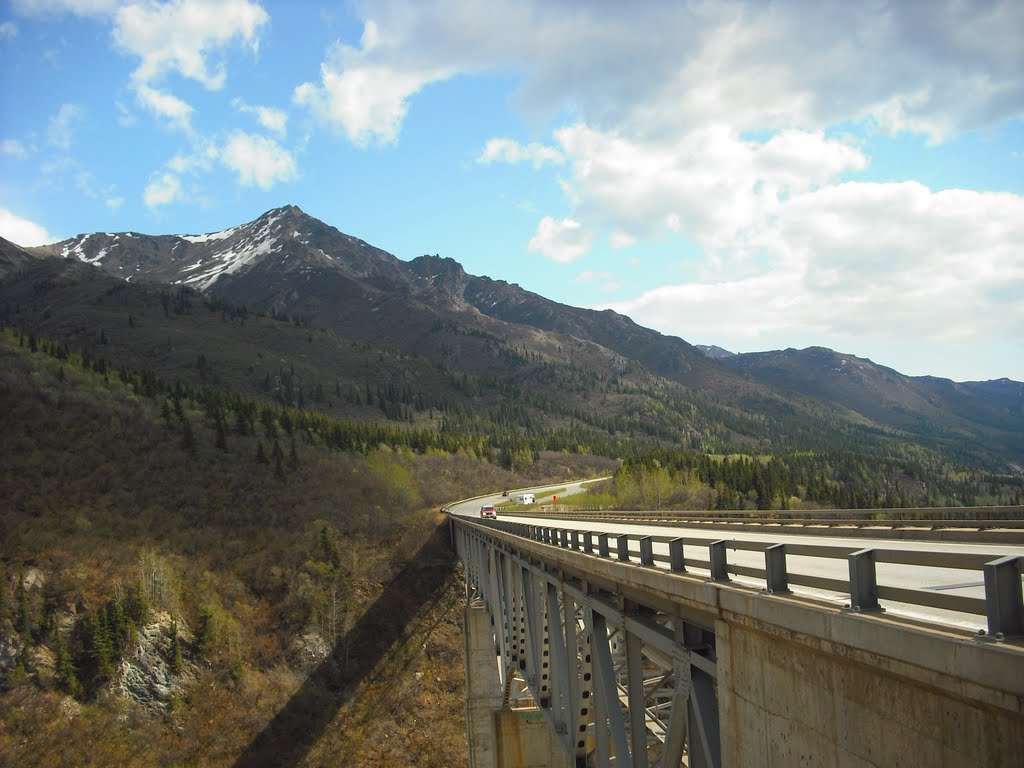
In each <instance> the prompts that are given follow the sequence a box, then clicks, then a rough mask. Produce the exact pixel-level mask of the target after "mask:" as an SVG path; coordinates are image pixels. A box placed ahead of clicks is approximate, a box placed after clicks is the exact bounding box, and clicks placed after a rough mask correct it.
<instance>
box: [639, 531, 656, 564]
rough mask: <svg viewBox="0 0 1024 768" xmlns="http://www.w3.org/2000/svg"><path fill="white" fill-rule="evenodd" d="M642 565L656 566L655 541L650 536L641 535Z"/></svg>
mask: <svg viewBox="0 0 1024 768" xmlns="http://www.w3.org/2000/svg"><path fill="white" fill-rule="evenodd" d="M640 565H647V566H650V567H654V542H653V541H651V537H650V536H641V537H640Z"/></svg>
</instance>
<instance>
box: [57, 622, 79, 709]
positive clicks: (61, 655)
mask: <svg viewBox="0 0 1024 768" xmlns="http://www.w3.org/2000/svg"><path fill="white" fill-rule="evenodd" d="M53 650H54V654H55V655H56V657H57V658H56V661H55V663H54V667H55V671H56V673H57V684H58V685H59V686H60V687H61V689H62V690H64V691H65V692H67V693H70V694H71V695H72V696H78V695H79V694H81V693H82V684H81V683H80V682H78V670H77V669H76V668H75V662H74V659H72V658H71V653H70V651H68V646H67V643H66V642H65V641H64V636H63V635H62V634H61V633H60V632H58V633H57V636H56V639H55V640H54V649H53Z"/></svg>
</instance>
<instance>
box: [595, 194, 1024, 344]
mask: <svg viewBox="0 0 1024 768" xmlns="http://www.w3.org/2000/svg"><path fill="white" fill-rule="evenodd" d="M744 245H745V247H748V248H751V249H753V250H754V251H756V252H757V254H758V255H759V257H760V259H761V260H762V261H763V262H764V263H763V264H762V265H761V266H760V267H758V268H757V269H756V270H753V271H750V272H749V273H748V274H740V275H735V274H734V273H733V272H732V271H731V270H724V271H722V272H720V273H710V272H709V273H708V274H705V275H704V277H703V279H701V280H700V281H698V282H695V283H691V284H687V285H668V286H663V287H660V288H657V289H654V290H651V291H648V292H646V293H644V294H643V295H641V296H639V297H638V298H636V299H634V300H630V301H625V302H616V303H613V304H608V305H605V306H607V307H610V308H612V309H616V310H617V311H620V312H624V313H626V314H629V315H630V316H631V317H633V318H634V319H636V320H637V321H638V322H642V323H645V324H648V325H651V326H653V327H656V328H659V329H662V330H664V331H667V332H670V333H675V334H678V335H680V336H682V337H683V338H686V339H690V340H697V341H708V342H714V343H717V344H722V345H724V346H727V347H730V348H741V349H764V348H771V347H778V346H790V345H792V344H793V343H795V340H796V339H800V338H805V339H809V338H816V339H818V340H819V343H820V340H822V339H831V340H835V343H834V344H833V346H837V347H840V348H841V347H842V344H843V343H848V344H849V343H854V342H855V341H856V340H860V342H861V343H864V342H865V341H870V340H874V341H876V342H883V341H886V340H887V339H889V338H890V337H892V336H893V335H894V334H897V335H899V336H900V337H901V338H904V339H915V340H916V342H917V343H919V344H922V345H931V347H932V348H934V350H937V349H939V348H940V347H941V345H943V344H952V345H965V344H966V345H969V344H979V343H982V342H984V341H986V340H989V339H991V338H1002V339H1004V340H1013V339H1015V340H1016V342H1015V343H1016V345H1017V346H1018V347H1019V346H1020V344H1021V332H1020V329H1021V328H1024V197H1021V196H1019V195H1013V194H1009V193H991V192H973V191H967V190H944V191H932V190H930V189H928V188H927V187H925V186H923V185H921V184H918V183H916V182H906V183H898V184H897V183H889V184H873V183H852V182H848V183H843V184H837V185H829V186H826V187H823V188H821V189H818V190H814V191H810V192H807V193H803V194H799V195H796V196H794V197H792V198H791V199H789V200H786V201H784V202H783V203H781V204H780V206H779V208H778V209H777V210H776V211H775V213H774V215H773V216H771V217H770V218H766V219H764V220H762V222H761V224H760V226H759V227H758V228H757V229H756V230H755V231H751V232H748V233H747V240H746V242H745V243H744ZM602 308H603V307H602ZM980 308H984V310H981V309H980ZM730 345H731V346H730ZM952 349H953V347H950V350H952ZM934 350H933V351H934ZM949 353H950V351H947V352H946V354H947V355H948V354H949ZM898 362H899V361H897V360H892V361H890V364H898Z"/></svg>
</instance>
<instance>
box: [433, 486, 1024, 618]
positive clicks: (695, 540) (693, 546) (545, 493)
mask: <svg viewBox="0 0 1024 768" xmlns="http://www.w3.org/2000/svg"><path fill="white" fill-rule="evenodd" d="M581 486H582V483H579V482H577V483H563V484H560V485H554V486H544V487H540V488H528V489H517V490H521V491H527V492H532V493H535V494H536V495H537V502H538V503H549V502H550V498H551V494H552V491H557V492H558V495H559V496H566V495H570V494H572V493H579V492H580V490H581ZM503 501H508V499H506V498H504V497H502V496H501V495H500V494H495V495H492V496H485V497H481V498H479V499H474V500H472V501H467V502H462V503H460V504H456V505H452V506H451V507H450V511H452V512H453V513H454V514H458V515H466V516H470V517H476V516H478V515H479V510H480V505H481V504H486V503H491V504H496V505H497V504H500V503H501V502H503ZM498 515H499V517H500V518H501V519H504V520H511V521H515V522H522V523H527V524H530V525H536V524H537V523H538V520H537V518H534V517H516V516H515V514H514V513H512V512H510V513H508V514H503V513H502V510H501V507H498ZM544 520H545V524H546V525H550V526H552V527H557V528H566V529H569V530H581V531H584V530H589V531H596V530H600V531H605V532H608V533H613V534H622V533H629V534H631V535H636V536H642V535H656V536H671V537H681V538H684V539H685V540H686V557H687V558H695V559H701V560H707V559H708V551H707V545H708V544H710V543H711V542H712V541H716V540H718V539H722V538H727V539H731V540H742V541H755V542H762V543H766V544H797V545H799V544H815V545H824V546H835V547H842V548H846V549H850V548H853V549H892V550H903V551H907V550H916V551H923V552H937V553H972V554H985V555H991V559H996V558H997V557H1002V556H1004V555H1018V556H1024V546H1013V545H1003V544H961V543H957V542H933V541H927V542H915V541H907V540H893V539H880V538H879V539H874V538H871V537H870V536H864V537H858V538H851V537H846V536H844V537H829V536H827V535H821V536H808V535H799V536H796V535H786V534H784V533H777V532H774V531H772V532H767V533H765V532H756V531H751V532H750V533H747V532H743V531H729V532H727V533H726V532H723V533H722V534H720V535H717V536H714V535H709V534H708V531H707V530H706V529H698V528H685V527H678V528H676V527H666V526H660V525H659V526H644V525H625V524H616V523H606V522H586V521H580V520H560V519H558V518H555V517H551V518H545V519H544ZM654 552H655V554H661V555H665V556H667V555H668V547H667V545H664V544H662V545H659V544H655V545H654ZM728 559H729V563H730V564H736V565H744V566H749V567H753V568H762V569H763V568H764V555H763V554H762V553H760V552H748V551H744V550H733V549H729V550H728ZM786 566H787V570H788V571H789V573H790V574H803V575H810V576H818V577H826V578H831V579H840V580H842V581H847V580H848V579H849V565H848V563H847V560H846V559H845V558H842V559H832V558H820V557H803V556H793V555H790V556H788V557H787V558H786ZM689 570H690V572H691V573H692V574H694V575H696V576H708V575H710V574H709V573H708V571H707V570H701V569H698V568H691V569H689ZM876 575H877V581H878V584H879V586H883V585H884V586H893V587H902V588H904V589H915V590H922V591H932V592H942V593H945V594H951V595H964V596H968V597H975V598H980V599H984V597H985V591H984V579H983V574H982V572H981V571H970V570H963V569H958V568H938V567H932V566H914V565H899V564H891V563H878V564H877V566H876ZM733 578H734V581H736V582H737V583H741V584H749V585H751V586H755V587H758V588H761V587H763V586H764V581H763V580H760V581H759V580H757V579H753V578H747V577H741V576H734V577H733ZM792 590H793V592H794V593H796V594H806V595H808V596H813V597H815V598H818V599H825V600H828V601H830V602H834V603H836V604H837V605H840V606H841V605H843V604H846V603H848V602H849V599H850V598H849V594H848V593H836V592H826V591H823V590H818V589H811V588H808V587H801V586H798V585H793V586H792ZM881 604H882V605H883V606H884V607H885V609H886V610H887V611H888V612H890V613H891V614H894V615H898V616H905V617H907V618H912V619H917V620H924V621H927V622H929V623H940V624H944V625H947V626H954V627H959V628H962V629H967V630H970V631H977V630H978V629H981V628H984V627H985V624H986V619H985V617H984V616H976V615H973V614H963V613H957V612H953V611H945V610H941V609H937V608H931V607H928V606H919V605H912V604H905V603H896V602H892V601H886V600H883V601H881Z"/></svg>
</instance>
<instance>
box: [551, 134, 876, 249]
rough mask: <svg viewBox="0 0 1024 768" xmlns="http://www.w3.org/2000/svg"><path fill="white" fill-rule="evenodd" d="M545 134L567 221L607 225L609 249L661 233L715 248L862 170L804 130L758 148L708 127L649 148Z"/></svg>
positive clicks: (859, 160) (610, 138) (856, 159)
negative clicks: (800, 196) (567, 206)
mask: <svg viewBox="0 0 1024 768" xmlns="http://www.w3.org/2000/svg"><path fill="white" fill-rule="evenodd" d="M555 136H556V139H557V141H558V143H559V144H560V145H561V148H562V151H563V152H564V154H565V156H566V158H567V159H568V162H569V164H570V166H571V179H569V180H568V181H567V182H566V183H567V185H568V191H569V193H570V196H571V199H572V200H573V202H574V204H575V206H576V208H577V213H578V214H579V215H580V216H582V217H583V218H585V219H587V220H590V219H595V220H599V221H601V222H602V223H603V224H605V225H606V226H609V227H611V228H612V229H613V231H614V232H615V235H614V243H615V244H616V245H617V247H623V246H624V245H627V244H629V243H630V242H635V239H636V238H637V237H640V236H650V235H653V234H655V233H657V232H659V231H661V230H662V228H663V227H667V228H668V229H670V230H671V231H673V232H676V233H681V234H685V235H688V236H690V237H693V238H695V239H696V240H698V241H699V242H701V243H702V244H703V245H705V246H706V247H708V248H711V249H717V248H721V247H723V246H725V245H726V244H728V243H730V242H733V241H734V240H735V239H736V238H737V237H739V236H740V235H741V234H742V232H743V231H744V230H745V229H746V228H748V227H750V226H752V225H755V224H756V223H757V222H758V221H759V220H760V219H761V218H763V217H764V216H766V215H770V214H771V212H772V211H773V210H774V209H775V208H777V207H778V205H779V204H780V201H782V200H784V199H785V198H787V197H788V196H790V195H792V194H794V193H796V192H800V191H804V190H806V189H809V188H812V187H814V186H817V185H820V184H822V183H824V182H827V181H830V180H834V179H836V178H838V177H840V176H841V175H842V174H843V173H844V172H847V171H856V170H860V169H862V168H864V167H865V165H866V164H867V158H866V157H865V156H864V155H863V154H862V153H861V152H860V150H858V149H856V148H855V147H852V146H849V145H847V144H845V143H843V142H840V141H838V140H836V139H830V138H827V137H826V136H825V135H824V134H822V133H820V132H809V131H796V130H789V131H785V132H782V133H779V134H776V135H775V136H773V137H772V138H771V139H770V140H769V141H767V142H765V143H760V142H757V141H754V140H745V139H743V138H741V137H740V136H739V135H737V133H736V132H735V131H734V130H732V129H730V128H728V127H725V126H710V127H707V128H704V129H700V130H694V131H692V132H690V133H686V134H682V135H680V136H677V137H673V138H672V139H666V140H665V141H658V142H655V141H642V140H636V139H631V138H629V137H627V136H624V135H622V134H620V133H618V132H602V131H598V130H596V129H593V128H589V127H587V126H585V125H582V124H577V125H573V126H570V127H567V128H563V129H561V130H559V131H557V132H556V134H555ZM631 239H632V240H631Z"/></svg>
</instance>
